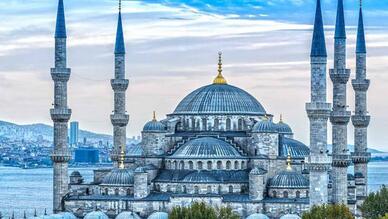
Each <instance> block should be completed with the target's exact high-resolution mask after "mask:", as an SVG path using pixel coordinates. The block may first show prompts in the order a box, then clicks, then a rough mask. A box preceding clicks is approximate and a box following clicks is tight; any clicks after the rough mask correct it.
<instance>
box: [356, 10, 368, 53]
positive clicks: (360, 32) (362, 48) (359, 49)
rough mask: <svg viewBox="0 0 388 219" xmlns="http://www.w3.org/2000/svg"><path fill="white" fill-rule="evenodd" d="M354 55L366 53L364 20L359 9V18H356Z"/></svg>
mask: <svg viewBox="0 0 388 219" xmlns="http://www.w3.org/2000/svg"><path fill="white" fill-rule="evenodd" d="M356 53H366V45H365V32H364V19H363V16H362V8H361V7H360V13H359V17H358V29H357V45H356Z"/></svg>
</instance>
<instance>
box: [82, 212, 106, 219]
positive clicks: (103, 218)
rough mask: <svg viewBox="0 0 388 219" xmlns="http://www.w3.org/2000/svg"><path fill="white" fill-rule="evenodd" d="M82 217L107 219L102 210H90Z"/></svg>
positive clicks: (85, 218)
mask: <svg viewBox="0 0 388 219" xmlns="http://www.w3.org/2000/svg"><path fill="white" fill-rule="evenodd" d="M84 219H109V218H108V216H107V215H106V214H104V212H102V211H92V212H90V213H88V214H86V215H85V217H84Z"/></svg>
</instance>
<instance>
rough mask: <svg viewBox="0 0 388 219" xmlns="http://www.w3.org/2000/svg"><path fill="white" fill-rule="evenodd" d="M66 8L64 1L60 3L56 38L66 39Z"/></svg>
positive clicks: (60, 0)
mask: <svg viewBox="0 0 388 219" xmlns="http://www.w3.org/2000/svg"><path fill="white" fill-rule="evenodd" d="M66 37H67V36H66V21H65V8H64V6H63V0H59V1H58V11H57V23H56V27H55V38H66Z"/></svg>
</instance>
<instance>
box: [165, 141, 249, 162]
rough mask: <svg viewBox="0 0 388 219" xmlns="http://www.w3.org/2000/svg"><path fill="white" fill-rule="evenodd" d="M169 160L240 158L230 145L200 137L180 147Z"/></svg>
mask: <svg viewBox="0 0 388 219" xmlns="http://www.w3.org/2000/svg"><path fill="white" fill-rule="evenodd" d="M170 158H176V159H179V158H194V159H202V158H209V159H214V158H231V159H236V158H242V156H241V154H240V153H239V152H238V151H237V149H236V148H235V147H233V146H232V145H231V144H229V143H227V142H225V141H223V140H220V139H217V138H213V137H201V138H196V139H194V140H191V141H188V142H186V143H185V144H183V145H182V146H180V147H179V148H178V149H177V150H176V151H175V152H174V154H172V155H171V156H170Z"/></svg>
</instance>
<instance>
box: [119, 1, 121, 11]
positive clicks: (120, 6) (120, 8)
mask: <svg viewBox="0 0 388 219" xmlns="http://www.w3.org/2000/svg"><path fill="white" fill-rule="evenodd" d="M119 12H120V13H121V0H119Z"/></svg>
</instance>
